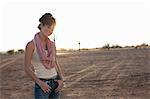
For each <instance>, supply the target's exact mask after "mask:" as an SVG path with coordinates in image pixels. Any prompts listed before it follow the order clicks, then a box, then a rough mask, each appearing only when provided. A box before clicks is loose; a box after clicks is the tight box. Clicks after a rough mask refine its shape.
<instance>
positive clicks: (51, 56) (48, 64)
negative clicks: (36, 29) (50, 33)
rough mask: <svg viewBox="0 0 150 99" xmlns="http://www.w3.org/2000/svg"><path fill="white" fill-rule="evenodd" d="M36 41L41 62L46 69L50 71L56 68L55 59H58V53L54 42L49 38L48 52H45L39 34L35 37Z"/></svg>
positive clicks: (47, 43)
mask: <svg viewBox="0 0 150 99" xmlns="http://www.w3.org/2000/svg"><path fill="white" fill-rule="evenodd" d="M34 40H35V43H36V48H37V53H38V55H39V57H40V61H41V62H42V64H43V65H44V67H45V68H46V69H50V68H53V67H55V66H56V62H55V57H56V51H55V44H54V42H52V41H51V40H50V39H49V38H47V42H46V45H47V52H48V53H46V52H45V51H46V50H45V49H44V48H45V45H43V44H42V43H41V40H40V37H39V33H36V34H35V36H34Z"/></svg>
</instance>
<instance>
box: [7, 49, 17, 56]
mask: <svg viewBox="0 0 150 99" xmlns="http://www.w3.org/2000/svg"><path fill="white" fill-rule="evenodd" d="M14 53H15V51H14V49H12V50H8V51H7V54H8V55H13V54H14Z"/></svg>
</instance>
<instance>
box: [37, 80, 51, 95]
mask: <svg viewBox="0 0 150 99" xmlns="http://www.w3.org/2000/svg"><path fill="white" fill-rule="evenodd" d="M39 86H40V87H41V89H42V90H43V91H44V93H50V92H51V89H52V88H51V87H50V86H49V85H48V84H47V83H45V82H43V81H41V82H40V85H39Z"/></svg>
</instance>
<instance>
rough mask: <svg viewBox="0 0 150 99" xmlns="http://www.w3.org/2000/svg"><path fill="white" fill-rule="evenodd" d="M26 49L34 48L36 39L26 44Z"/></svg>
mask: <svg viewBox="0 0 150 99" xmlns="http://www.w3.org/2000/svg"><path fill="white" fill-rule="evenodd" d="M26 49H32V50H34V41H33V40H31V41H29V42H28V43H27V44H26Z"/></svg>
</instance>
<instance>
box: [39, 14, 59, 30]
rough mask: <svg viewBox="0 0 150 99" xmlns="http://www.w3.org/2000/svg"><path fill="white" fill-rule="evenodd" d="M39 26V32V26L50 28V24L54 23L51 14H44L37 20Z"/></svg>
mask: <svg viewBox="0 0 150 99" xmlns="http://www.w3.org/2000/svg"><path fill="white" fill-rule="evenodd" d="M39 22H40V24H39V26H38V28H39V29H40V30H41V24H42V25H48V26H51V25H52V24H54V23H56V21H55V18H54V17H53V16H52V14H51V13H45V14H44V15H43V16H42V17H41V18H40V19H39Z"/></svg>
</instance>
